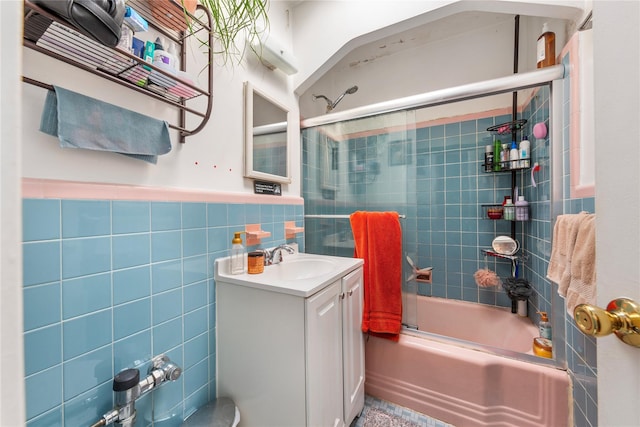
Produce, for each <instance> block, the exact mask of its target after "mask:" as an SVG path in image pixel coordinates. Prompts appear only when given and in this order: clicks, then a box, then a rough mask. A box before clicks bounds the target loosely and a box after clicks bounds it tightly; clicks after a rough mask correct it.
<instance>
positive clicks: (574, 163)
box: [560, 32, 596, 199]
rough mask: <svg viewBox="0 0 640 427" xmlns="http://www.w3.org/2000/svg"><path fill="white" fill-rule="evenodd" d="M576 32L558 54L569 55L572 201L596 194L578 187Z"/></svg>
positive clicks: (578, 131)
mask: <svg viewBox="0 0 640 427" xmlns="http://www.w3.org/2000/svg"><path fill="white" fill-rule="evenodd" d="M578 35H579V34H578V33H577V32H576V33H575V34H574V35H573V37H571V39H570V40H569V42H568V43H567V44H566V45H565V47H564V48H563V49H562V52H561V53H560V58H564V57H565V56H566V55H567V54H569V67H570V70H571V71H570V73H571V95H570V100H569V101H570V102H571V111H570V113H569V116H570V117H569V120H570V125H569V134H570V137H569V162H570V163H569V167H570V172H571V173H570V180H571V182H570V184H569V187H570V195H569V197H570V198H572V199H576V198H583V197H593V196H595V194H596V189H595V185H580V168H581V164H580V149H581V148H580V147H581V138H580V137H581V135H580V121H581V119H582V116H581V111H580V66H579V62H578V56H579V55H580V49H579V37H578Z"/></svg>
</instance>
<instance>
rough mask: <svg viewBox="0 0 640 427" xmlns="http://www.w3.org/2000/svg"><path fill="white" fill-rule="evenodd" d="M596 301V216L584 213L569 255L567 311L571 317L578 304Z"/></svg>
mask: <svg viewBox="0 0 640 427" xmlns="http://www.w3.org/2000/svg"><path fill="white" fill-rule="evenodd" d="M595 302H596V217H595V215H593V214H589V215H586V216H585V217H584V218H583V220H582V221H580V228H579V229H578V235H577V237H576V244H575V249H574V250H573V255H572V257H571V266H570V274H569V286H568V288H567V297H566V303H567V312H568V313H569V314H570V315H571V316H572V317H573V310H574V309H575V307H576V306H577V305H578V304H592V305H593V304H595Z"/></svg>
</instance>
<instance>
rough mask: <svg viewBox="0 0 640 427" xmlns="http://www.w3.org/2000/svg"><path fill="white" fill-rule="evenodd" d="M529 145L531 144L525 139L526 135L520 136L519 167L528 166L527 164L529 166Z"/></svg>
mask: <svg viewBox="0 0 640 427" xmlns="http://www.w3.org/2000/svg"><path fill="white" fill-rule="evenodd" d="M530 147H531V144H530V143H529V140H528V139H527V137H526V135H525V136H523V137H522V141H520V167H521V168H528V167H529V166H531V159H530V157H531V156H530V153H529V149H530Z"/></svg>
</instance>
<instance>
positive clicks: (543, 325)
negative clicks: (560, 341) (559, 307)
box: [538, 311, 551, 340]
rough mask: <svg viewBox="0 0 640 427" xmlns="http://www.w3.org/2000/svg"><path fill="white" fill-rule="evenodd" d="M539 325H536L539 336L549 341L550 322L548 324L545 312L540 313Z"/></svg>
mask: <svg viewBox="0 0 640 427" xmlns="http://www.w3.org/2000/svg"><path fill="white" fill-rule="evenodd" d="M539 313H540V323H539V324H538V328H539V329H540V336H541V337H542V338H546V339H548V340H550V339H551V322H549V318H548V317H547V312H546V311H540V312H539Z"/></svg>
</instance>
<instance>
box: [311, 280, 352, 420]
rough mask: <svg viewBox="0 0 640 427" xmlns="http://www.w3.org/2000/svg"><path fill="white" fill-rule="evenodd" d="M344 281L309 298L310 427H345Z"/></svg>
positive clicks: (335, 283)
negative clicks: (343, 356)
mask: <svg viewBox="0 0 640 427" xmlns="http://www.w3.org/2000/svg"><path fill="white" fill-rule="evenodd" d="M340 290H341V282H340V281H337V282H334V283H333V284H331V285H329V286H327V287H326V288H324V289H323V290H322V291H320V292H318V293H317V294H315V295H313V296H311V297H309V298H308V299H307V302H306V310H307V313H306V319H307V325H306V326H307V331H306V332H307V333H306V336H307V426H309V427H330V426H335V427H337V426H342V425H344V423H343V418H342V411H343V409H342V340H341V335H342V334H341V333H340V331H341V328H342V313H341V310H340V294H341V292H340Z"/></svg>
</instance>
